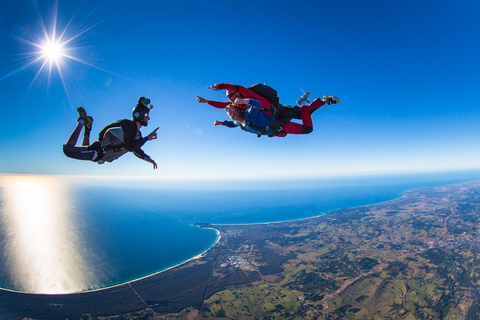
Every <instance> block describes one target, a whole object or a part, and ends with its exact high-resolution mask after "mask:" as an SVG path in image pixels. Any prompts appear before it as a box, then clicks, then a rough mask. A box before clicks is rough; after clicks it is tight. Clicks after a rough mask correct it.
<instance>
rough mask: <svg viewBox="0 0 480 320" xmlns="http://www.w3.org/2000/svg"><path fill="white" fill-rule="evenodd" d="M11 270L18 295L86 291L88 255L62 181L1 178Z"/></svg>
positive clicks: (2, 211)
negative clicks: (21, 293) (20, 292)
mask: <svg viewBox="0 0 480 320" xmlns="http://www.w3.org/2000/svg"><path fill="white" fill-rule="evenodd" d="M0 187H1V188H2V193H3V196H2V205H1V207H0V209H1V215H2V216H1V218H2V223H3V228H4V230H5V234H4V235H3V237H4V242H5V252H4V255H5V256H6V260H7V261H6V266H4V267H7V268H8V270H9V272H8V273H9V274H10V275H11V277H12V280H13V281H12V282H13V283H14V286H15V289H17V290H21V291H27V292H35V293H65V292H77V291H81V290H85V289H87V288H86V286H87V285H86V284H87V283H89V281H91V279H88V278H89V274H92V272H89V270H88V263H87V262H86V261H85V258H84V257H83V256H82V252H83V251H84V250H85V248H83V244H82V243H81V239H80V237H79V235H78V232H77V231H76V230H77V229H76V223H75V221H74V218H75V215H74V210H73V209H72V205H71V200H70V199H69V196H68V193H67V192H66V191H65V186H64V185H63V184H62V182H61V180H60V179H56V178H51V177H32V176H0Z"/></svg>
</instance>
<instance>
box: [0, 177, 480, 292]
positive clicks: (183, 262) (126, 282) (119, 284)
mask: <svg viewBox="0 0 480 320" xmlns="http://www.w3.org/2000/svg"><path fill="white" fill-rule="evenodd" d="M471 181H475V180H471ZM471 181H468V182H471ZM460 183H465V182H460ZM453 184H458V183H452V184H447V185H453ZM447 185H445V186H447ZM442 186H444V185H441V186H433V187H420V188H413V189H407V190H404V191H402V192H401V193H400V194H399V195H397V197H396V198H393V199H390V200H385V201H381V202H375V203H370V204H364V205H360V206H351V207H339V208H336V209H333V210H329V211H325V212H322V213H321V214H317V215H314V216H310V217H305V218H299V219H292V220H282V221H271V222H261V223H235V224H209V223H208V224H206V225H208V226H205V227H203V226H198V225H197V224H193V225H195V226H198V227H200V228H202V229H212V230H215V232H216V234H217V238H216V240H215V241H214V243H213V244H212V245H211V246H209V247H208V248H206V249H205V250H204V251H202V252H201V253H199V254H197V255H195V256H193V257H190V258H188V259H187V260H184V261H182V262H179V263H176V264H174V265H172V266H169V267H167V268H165V269H162V270H160V271H157V272H154V273H151V274H148V275H145V276H141V277H139V278H135V279H133V280H128V281H124V282H121V283H116V284H113V285H109V286H105V287H101V288H96V289H88V290H84V291H76V292H68V293H33V292H24V291H18V290H13V289H7V288H0V290H1V291H5V292H12V293H18V294H26V295H46V296H58V295H74V294H85V293H93V292H100V291H103V290H109V289H112V288H118V287H121V286H124V285H128V284H133V283H136V282H139V281H141V280H144V279H147V278H150V277H154V276H156V275H159V274H161V273H164V272H166V271H169V270H172V269H174V268H177V267H180V266H182V265H184V264H186V263H188V262H190V261H193V260H197V259H200V258H202V257H204V256H205V255H206V254H207V253H208V252H209V251H210V250H212V249H213V248H214V247H215V246H216V245H217V244H218V242H219V241H220V240H221V233H220V231H219V230H218V229H216V228H215V226H253V225H269V224H280V223H289V222H295V221H303V220H309V219H315V218H319V217H322V216H325V215H326V214H327V213H329V212H332V211H335V210H340V209H352V208H361V207H369V206H374V205H381V204H385V203H388V202H392V201H397V200H400V199H403V198H405V193H406V192H410V191H412V190H417V189H422V188H437V187H442Z"/></svg>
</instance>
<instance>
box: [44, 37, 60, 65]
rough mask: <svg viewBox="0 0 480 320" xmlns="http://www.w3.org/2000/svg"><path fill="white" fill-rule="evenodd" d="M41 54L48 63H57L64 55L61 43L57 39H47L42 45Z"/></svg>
mask: <svg viewBox="0 0 480 320" xmlns="http://www.w3.org/2000/svg"><path fill="white" fill-rule="evenodd" d="M42 54H43V58H44V59H45V60H46V61H49V62H50V63H53V62H55V63H58V62H59V61H60V59H61V58H62V57H63V56H64V55H65V51H64V50H63V45H62V44H60V43H59V42H58V41H51V40H49V41H48V42H47V43H46V44H45V45H44V46H43V47H42Z"/></svg>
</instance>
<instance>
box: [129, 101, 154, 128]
mask: <svg viewBox="0 0 480 320" xmlns="http://www.w3.org/2000/svg"><path fill="white" fill-rule="evenodd" d="M150 109H151V108H149V107H147V106H145V105H143V104H137V105H136V106H135V108H133V110H132V116H133V121H138V122H140V123H141V124H142V126H144V127H146V126H148V121H147V120H145V115H147V114H148V113H149V112H150Z"/></svg>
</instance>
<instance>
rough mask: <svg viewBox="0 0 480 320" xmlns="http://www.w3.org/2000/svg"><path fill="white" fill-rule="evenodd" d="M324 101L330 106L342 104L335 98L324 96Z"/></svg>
mask: <svg viewBox="0 0 480 320" xmlns="http://www.w3.org/2000/svg"><path fill="white" fill-rule="evenodd" d="M322 100H323V102H325V103H326V104H328V105H331V104H337V103H340V99H338V98H337V97H335V96H323V99H322Z"/></svg>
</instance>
